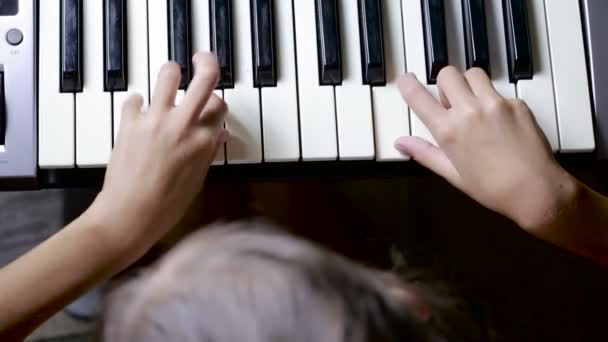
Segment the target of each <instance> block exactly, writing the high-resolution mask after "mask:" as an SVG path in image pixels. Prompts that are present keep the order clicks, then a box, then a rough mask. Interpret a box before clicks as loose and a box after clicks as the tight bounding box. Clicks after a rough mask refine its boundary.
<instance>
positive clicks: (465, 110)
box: [459, 101, 482, 119]
mask: <svg viewBox="0 0 608 342" xmlns="http://www.w3.org/2000/svg"><path fill="white" fill-rule="evenodd" d="M459 111H460V116H462V117H463V118H465V119H473V118H476V117H478V116H480V115H481V113H482V109H481V108H480V107H479V105H478V104H477V103H475V102H472V101H468V102H464V103H463V104H462V105H461V107H460V109H459Z"/></svg>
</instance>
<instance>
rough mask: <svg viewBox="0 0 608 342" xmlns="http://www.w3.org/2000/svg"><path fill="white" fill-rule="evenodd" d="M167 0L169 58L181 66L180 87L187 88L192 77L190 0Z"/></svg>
mask: <svg viewBox="0 0 608 342" xmlns="http://www.w3.org/2000/svg"><path fill="white" fill-rule="evenodd" d="M155 1H162V0H155ZM167 1H168V6H167V8H168V12H169V13H168V16H169V17H168V18H169V59H170V60H171V61H174V62H176V63H177V64H178V65H179V66H180V69H181V72H182V79H181V82H180V84H179V89H186V88H188V84H190V80H191V79H192V40H191V31H190V0H167ZM197 1H199V0H197ZM153 24H154V23H151V25H153ZM150 39H154V37H150Z"/></svg>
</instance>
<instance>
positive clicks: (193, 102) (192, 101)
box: [181, 53, 220, 122]
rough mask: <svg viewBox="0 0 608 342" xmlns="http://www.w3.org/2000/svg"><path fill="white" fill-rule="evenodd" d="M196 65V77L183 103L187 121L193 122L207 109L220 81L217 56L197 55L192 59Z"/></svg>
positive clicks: (208, 54)
mask: <svg viewBox="0 0 608 342" xmlns="http://www.w3.org/2000/svg"><path fill="white" fill-rule="evenodd" d="M192 62H193V64H194V77H193V78H192V81H191V82H190V86H189V87H188V90H187V91H186V96H185V97H184V101H183V102H182V106H181V107H182V108H183V109H184V110H185V115H186V116H187V118H186V119H187V120H188V121H190V122H192V121H196V120H198V118H199V115H200V113H201V111H203V108H205V105H206V104H207V101H209V97H210V96H211V94H212V93H213V90H214V89H215V87H216V85H217V82H218V80H219V75H220V72H219V67H218V64H217V61H216V58H215V56H213V55H212V54H210V53H197V54H195V55H194V57H193V58H192Z"/></svg>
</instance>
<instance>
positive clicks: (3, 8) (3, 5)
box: [0, 0, 19, 16]
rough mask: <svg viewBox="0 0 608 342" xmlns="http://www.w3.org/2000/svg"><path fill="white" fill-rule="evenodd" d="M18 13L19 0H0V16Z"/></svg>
mask: <svg viewBox="0 0 608 342" xmlns="http://www.w3.org/2000/svg"><path fill="white" fill-rule="evenodd" d="M17 13H19V0H2V1H0V16H8V15H16V14H17Z"/></svg>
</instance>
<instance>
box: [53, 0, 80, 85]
mask: <svg viewBox="0 0 608 342" xmlns="http://www.w3.org/2000/svg"><path fill="white" fill-rule="evenodd" d="M82 25H83V22H82V0H61V23H60V31H61V43H60V47H59V49H60V60H61V61H60V71H59V72H60V77H59V80H60V84H59V87H60V92H62V93H78V92H82V83H83V82H82V80H83V73H82V55H83V52H82V47H83V41H82Z"/></svg>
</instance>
